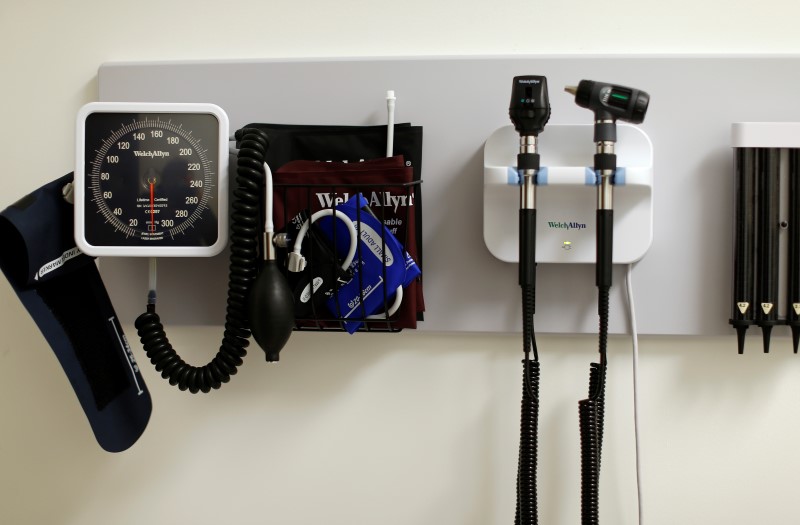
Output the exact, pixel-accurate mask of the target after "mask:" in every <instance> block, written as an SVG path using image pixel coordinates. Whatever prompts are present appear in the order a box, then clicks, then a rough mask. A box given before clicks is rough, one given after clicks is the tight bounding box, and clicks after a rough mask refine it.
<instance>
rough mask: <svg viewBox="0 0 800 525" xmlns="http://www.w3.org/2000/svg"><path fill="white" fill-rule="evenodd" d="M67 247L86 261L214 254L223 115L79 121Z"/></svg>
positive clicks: (102, 112)
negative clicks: (71, 237) (106, 257)
mask: <svg viewBox="0 0 800 525" xmlns="http://www.w3.org/2000/svg"><path fill="white" fill-rule="evenodd" d="M76 133H77V134H76V138H77V140H76V143H77V146H76V166H75V184H74V191H75V241H76V243H77V245H78V248H80V250H81V251H83V252H84V253H86V254H88V255H93V256H101V255H116V256H141V257H158V256H186V257H198V256H212V255H216V254H217V253H219V252H220V251H222V249H223V248H224V247H225V245H226V243H227V224H228V221H227V216H228V211H227V208H228V206H227V201H228V117H227V115H226V114H225V112H224V111H223V110H222V109H221V108H220V107H218V106H215V105H213V104H163V103H116V102H94V103H91V104H87V105H86V106H84V107H83V108H81V110H80V111H79V113H78V121H77V132H76Z"/></svg>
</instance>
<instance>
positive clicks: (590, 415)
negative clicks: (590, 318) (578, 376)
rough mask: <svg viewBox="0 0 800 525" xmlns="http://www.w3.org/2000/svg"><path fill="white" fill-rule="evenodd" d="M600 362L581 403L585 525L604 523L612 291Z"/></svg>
mask: <svg viewBox="0 0 800 525" xmlns="http://www.w3.org/2000/svg"><path fill="white" fill-rule="evenodd" d="M599 292H600V294H599V300H598V313H599V315H600V338H599V339H600V340H599V346H600V362H599V363H592V364H591V365H590V371H589V397H588V399H583V400H581V401H579V402H578V415H579V424H580V433H581V525H598V524H599V523H600V458H601V455H602V450H603V421H604V415H605V396H606V370H607V367H608V360H607V345H608V311H609V306H608V301H609V289H608V287H600V289H599Z"/></svg>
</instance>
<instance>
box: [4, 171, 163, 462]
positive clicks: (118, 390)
mask: <svg viewBox="0 0 800 525" xmlns="http://www.w3.org/2000/svg"><path fill="white" fill-rule="evenodd" d="M72 179H73V177H72V174H71V173H70V174H68V175H65V176H63V177H61V178H59V179H57V180H55V181H53V182H51V183H49V184H47V185H45V186H42V187H41V188H39V189H38V190H36V191H34V192H33V193H31V194H29V195H27V196H25V197H23V198H22V199H20V200H19V201H17V202H16V203H14V204H12V205H11V206H9V207H8V208H6V209H5V210H3V211H2V212H0V269H2V271H3V273H4V274H5V276H6V278H7V279H8V281H9V283H10V284H11V286H12V288H13V289H14V292H16V294H17V296H18V297H19V299H20V300H21V301H22V304H23V305H24V306H25V308H26V309H27V311H28V313H29V314H30V315H31V317H32V318H33V320H34V321H35V322H36V325H37V326H38V327H39V330H40V331H41V332H42V335H44V337H45V339H46V340H47V342H48V343H49V345H50V347H51V348H52V349H53V352H54V353H55V355H56V357H57V358H58V361H59V362H60V363H61V367H62V368H63V369H64V372H65V373H66V374H67V377H68V378H69V381H70V383H71V385H72V388H73V389H74V390H75V394H76V395H77V396H78V401H79V402H80V404H81V407H82V408H83V410H84V412H85V413H86V417H87V418H88V420H89V424H90V425H91V428H92V431H93V432H94V435H95V437H96V438H97V441H98V443H99V444H100V446H101V447H103V448H104V449H105V450H108V451H109V452H120V451H122V450H125V449H127V448H129V447H130V446H131V445H133V444H134V443H135V442H136V440H137V439H138V438H139V436H141V434H142V432H144V429H145V427H146V426H147V422H148V420H149V418H150V412H151V410H152V403H151V400H150V393H149V392H148V390H147V387H146V386H145V384H144V380H143V378H142V376H141V373H140V372H139V368H138V366H137V365H136V360H135V359H134V357H133V354H132V352H131V349H130V347H129V346H128V342H127V339H126V338H125V335H124V334H123V332H122V327H121V325H120V322H119V320H118V319H117V316H116V313H115V312H114V308H113V306H112V304H111V301H110V299H109V297H108V294H107V293H106V289H105V286H104V285H103V281H102V279H101V278H100V274H99V272H98V271H97V267H96V266H95V264H94V259H93V258H92V257H89V256H87V255H85V254H83V253H81V252H80V251H79V250H78V248H77V247H76V246H75V241H74V237H73V206H72V204H70V203H69V202H67V201H66V200H65V199H64V196H63V195H62V190H63V189H64V188H65V187H67V186H68V185H69V184H70V183H71V182H72ZM31 379H32V380H35V376H32V377H31Z"/></svg>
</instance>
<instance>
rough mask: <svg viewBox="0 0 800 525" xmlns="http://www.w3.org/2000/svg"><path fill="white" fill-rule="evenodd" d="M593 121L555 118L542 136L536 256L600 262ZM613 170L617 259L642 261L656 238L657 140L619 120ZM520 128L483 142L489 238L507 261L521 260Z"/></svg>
mask: <svg viewBox="0 0 800 525" xmlns="http://www.w3.org/2000/svg"><path fill="white" fill-rule="evenodd" d="M592 133H593V126H592V125H591V124H589V125H559V124H550V125H548V126H547V128H546V129H545V130H544V132H543V133H541V134H540V135H539V140H538V141H539V153H540V155H541V166H542V167H541V169H540V170H539V172H538V174H537V181H536V215H537V219H536V262H538V263H594V262H595V258H596V256H595V222H596V219H595V214H596V209H597V190H596V184H597V177H596V175H595V173H594V170H593V169H592V168H590V167H586V166H588V165H590V164H591V162H592V157H591V155H587V153H586V152H587V149H586V148H587V144H589V145H591V144H592ZM617 134H618V142H617V144H616V154H617V159H618V162H617V164H618V166H620V167H619V168H618V169H617V172H616V174H615V177H614V254H613V262H614V263H620V264H627V263H631V262H634V261H638V260H639V259H641V258H642V257H644V255H645V254H646V253H647V250H648V249H649V248H650V245H651V244H652V241H653V145H652V143H651V141H650V138H649V137H648V136H647V134H645V133H644V131H642V130H641V129H640V128H638V127H635V126H630V125H626V124H622V123H620V124H618V130H617ZM518 149H519V135H518V134H517V132H516V131H515V130H514V127H513V126H504V127H502V128H499V129H497V130H496V131H495V132H494V133H492V134H491V135H490V136H489V138H488V139H487V140H486V144H485V146H484V150H483V152H484V165H483V171H484V178H483V238H484V242H485V243H486V247H487V248H488V249H489V252H491V254H492V255H494V256H495V257H496V258H498V259H500V260H501V261H505V262H518V261H519V239H518V235H519V226H518V217H517V215H518V209H519V176H518V174H517V171H516V167H515V166H516V156H517V152H518Z"/></svg>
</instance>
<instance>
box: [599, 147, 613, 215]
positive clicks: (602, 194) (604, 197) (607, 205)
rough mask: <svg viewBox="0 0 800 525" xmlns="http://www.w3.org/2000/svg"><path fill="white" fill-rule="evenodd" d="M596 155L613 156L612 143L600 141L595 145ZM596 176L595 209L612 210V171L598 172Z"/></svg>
mask: <svg viewBox="0 0 800 525" xmlns="http://www.w3.org/2000/svg"><path fill="white" fill-rule="evenodd" d="M597 153H608V154H612V155H613V154H614V143H613V142H609V141H602V142H598V143H597ZM596 175H597V176H598V177H599V178H600V180H599V181H598V182H599V183H598V185H597V209H598V210H613V209H614V184H613V177H614V170H599V171H598V172H597V173H596Z"/></svg>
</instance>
